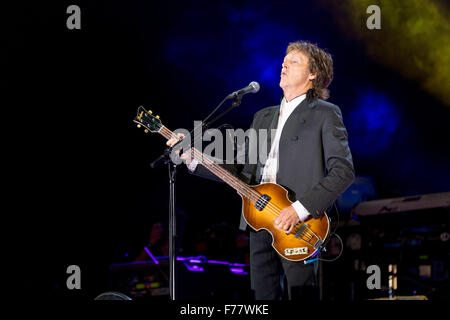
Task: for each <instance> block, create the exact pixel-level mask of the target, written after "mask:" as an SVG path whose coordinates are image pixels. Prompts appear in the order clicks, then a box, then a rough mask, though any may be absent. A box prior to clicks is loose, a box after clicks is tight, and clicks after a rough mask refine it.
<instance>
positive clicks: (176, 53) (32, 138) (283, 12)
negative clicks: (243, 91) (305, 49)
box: [3, 0, 450, 299]
mask: <svg viewBox="0 0 450 320" xmlns="http://www.w3.org/2000/svg"><path fill="white" fill-rule="evenodd" d="M71 4H76V5H79V6H80V8H81V30H68V28H67V27H66V19H67V17H68V16H69V15H68V14H67V13H66V9H67V7H68V6H69V5H71ZM443 8H445V7H443ZM447 13H448V12H447ZM333 15H334V13H333V10H330V9H329V8H327V5H326V4H324V2H323V1H319V2H314V1H295V2H292V3H290V2H284V1H277V2H276V3H275V2H274V3H261V2H260V1H249V2H245V3H242V2H241V1H194V2H192V1H184V2H177V3H175V2H171V1H156V2H148V1H126V2H125V1H79V0H78V1H72V2H68V1H59V2H57V3H56V2H55V3H51V2H39V3H25V2H21V4H19V5H18V6H15V7H11V8H8V9H7V10H5V19H6V21H7V27H6V29H5V30H6V33H7V37H6V40H5V41H6V58H5V59H4V60H3V61H4V62H5V67H6V68H7V71H10V72H9V73H7V86H6V94H7V97H8V98H9V99H8V100H7V102H6V103H5V104H4V108H5V109H6V110H5V111H7V112H8V118H7V119H6V122H7V124H11V125H12V126H13V128H12V129H8V132H7V133H6V135H5V137H6V140H7V144H11V145H12V147H13V149H12V150H13V151H11V154H12V155H14V157H13V164H14V165H16V166H18V169H17V170H15V169H14V171H13V170H11V171H13V172H10V173H14V174H13V176H14V178H13V179H12V182H11V188H10V190H13V191H14V197H13V198H11V199H12V200H13V201H14V206H13V207H11V208H13V209H8V213H7V214H8V216H12V217H15V218H17V222H16V224H15V226H16V227H15V230H16V232H15V236H14V238H13V240H11V241H10V245H9V246H10V247H11V248H13V253H14V254H15V255H14V264H13V266H14V268H15V269H17V270H19V271H21V272H22V273H21V275H20V276H19V278H21V279H22V280H23V281H24V284H23V287H22V288H23V289H24V290H23V293H24V294H26V295H36V294H37V295H51V296H56V297H68V298H71V297H74V296H77V295H79V296H83V297H87V298H88V299H92V298H93V297H94V296H96V295H97V294H99V293H101V292H104V291H106V289H107V278H108V266H109V264H111V263H114V262H126V261H131V260H132V259H133V257H135V256H136V255H137V254H138V253H139V251H140V250H141V249H142V246H143V245H144V244H145V243H146V241H147V238H148V234H149V230H150V226H151V224H152V223H153V222H154V221H156V220H158V219H159V220H161V219H162V220H166V219H167V214H168V213H167V211H168V179H167V171H166V168H165V167H164V166H161V167H159V168H157V169H151V168H150V167H149V163H150V162H151V161H152V160H153V159H155V158H156V157H157V156H159V155H160V154H161V152H162V151H163V149H164V146H165V145H164V144H165V141H164V139H163V138H162V137H161V136H158V135H146V134H144V132H143V131H142V130H139V129H137V128H136V126H135V125H134V124H133V122H132V119H133V118H134V116H135V112H136V108H137V107H138V106H139V105H143V106H145V107H146V108H149V109H152V110H153V111H154V113H156V114H159V115H160V116H161V119H162V121H163V124H164V125H166V126H167V127H168V128H171V129H176V128H187V129H190V128H192V126H193V121H194V120H201V119H203V118H204V117H205V116H206V115H207V114H208V113H209V112H210V111H211V110H212V109H213V108H214V107H215V106H216V105H217V104H218V103H219V102H220V101H221V100H222V98H223V97H224V96H226V95H227V94H229V93H230V92H232V91H234V90H237V89H239V88H241V87H244V86H246V85H247V84H248V83H249V82H250V81H258V82H259V83H260V85H261V90H260V91H259V92H258V93H257V94H254V95H246V96H245V97H244V100H243V103H242V105H241V106H240V107H239V109H236V110H233V111H232V112H230V113H229V114H228V115H227V116H226V117H225V118H224V119H223V122H224V123H229V124H231V125H233V126H234V127H235V128H244V129H246V128H247V127H248V126H249V125H250V123H251V120H252V115H253V114H254V113H255V112H256V111H257V110H259V109H260V108H263V107H266V106H270V105H275V104H278V103H279V100H280V98H281V95H282V91H281V89H280V88H279V87H278V81H279V71H280V68H281V62H282V60H283V58H284V52H285V49H286V47H287V44H288V43H289V42H291V41H295V40H300V39H301V40H309V41H311V42H314V43H317V44H318V45H319V46H320V47H322V48H326V49H327V50H328V51H329V52H330V53H331V54H332V55H333V58H334V63H335V78H334V81H333V83H332V84H331V86H330V91H331V98H330V99H329V101H331V102H332V103H335V104H337V105H338V106H339V107H340V108H341V110H342V112H343V116H344V123H345V124H346V126H347V129H348V133H349V143H350V148H351V150H352V154H353V160H354V164H355V169H356V173H357V175H358V176H361V177H369V178H370V179H372V180H371V181H373V185H371V186H370V187H373V188H374V190H375V191H374V192H372V193H371V194H369V195H368V196H367V197H366V199H364V200H370V199H374V198H389V197H399V196H407V195H414V194H427V193H433V192H445V191H449V190H450V169H449V166H448V163H450V153H449V150H450V149H449V148H448V133H447V130H448V129H447V128H448V125H447V123H448V120H449V119H450V109H449V106H448V105H446V103H445V102H443V101H442V100H440V99H439V98H438V97H436V96H435V95H433V94H432V93H430V92H428V91H427V90H424V89H423V87H422V86H421V83H420V81H419V80H420V79H419V80H418V79H411V78H410V77H406V76H404V75H402V74H401V73H400V72H398V71H397V70H395V69H394V68H393V67H392V66H389V65H384V64H383V63H380V62H379V61H378V60H376V59H373V58H371V56H370V55H369V54H368V53H367V50H366V43H365V42H364V41H361V40H355V37H353V36H352V33H351V32H350V31H349V30H345V29H342V28H340V27H338V24H337V23H336V20H335V17H334V16H333ZM364 23H365V20H364V21H363V22H362V26H361V28H364V27H365V26H364ZM365 32H378V33H383V32H386V33H387V32H391V33H392V32H395V30H386V29H383V28H382V30H375V31H365ZM447 40H448V39H447ZM379 45H380V46H382V45H383V43H379ZM385 50H386V52H388V51H389V50H390V48H385ZM392 50H393V49H392ZM409 54H410V53H408V52H404V55H405V59H408V55H409ZM445 67H447V68H448V66H445ZM9 113H10V115H11V116H9ZM4 121H5V119H4ZM5 127H6V126H5ZM177 191H178V193H177V203H178V207H179V210H180V213H181V214H182V222H183V225H184V231H185V238H184V239H183V241H184V242H183V243H184V246H185V248H184V250H185V253H186V254H192V253H194V252H193V251H192V248H193V247H192V244H193V242H194V240H195V237H198V236H199V235H201V234H204V233H205V232H206V231H205V230H207V229H208V228H210V227H211V226H214V225H217V224H219V225H221V224H222V225H225V227H226V228H229V230H230V231H229V232H230V233H235V232H236V229H237V225H238V222H239V212H240V206H241V204H240V198H239V197H238V196H237V195H236V194H235V192H234V191H233V190H232V189H231V188H229V187H227V186H226V185H222V184H218V183H216V182H212V181H206V180H202V179H200V178H198V177H195V176H192V175H189V174H188V173H187V170H186V168H185V167H184V166H180V168H179V174H178V184H177ZM11 199H10V200H11ZM224 199H225V201H224ZM217 258H227V259H233V257H232V256H226V257H221V256H220V255H219V256H217ZM12 259H13V258H12ZM71 264H76V265H79V266H80V267H81V270H82V272H83V278H82V279H83V282H82V287H83V290H81V292H73V291H68V290H66V289H65V279H66V277H67V274H66V268H67V266H69V265H71ZM30 270H33V271H32V272H30ZM31 273H32V274H33V276H30V274H31Z"/></svg>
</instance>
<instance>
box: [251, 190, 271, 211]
mask: <svg viewBox="0 0 450 320" xmlns="http://www.w3.org/2000/svg"><path fill="white" fill-rule="evenodd" d="M270 199H272V198H271V197H269V196H268V195H267V194H263V195H262V196H261V197H259V199H258V201H256V203H255V208H256V210H258V211H262V210H263V209H264V208H265V207H266V205H267V204H268V203H269V201H270Z"/></svg>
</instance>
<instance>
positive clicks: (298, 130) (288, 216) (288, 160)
mask: <svg viewBox="0 0 450 320" xmlns="http://www.w3.org/2000/svg"><path fill="white" fill-rule="evenodd" d="M332 79H333V60H332V58H331V55H330V54H328V53H327V52H325V51H324V50H322V49H320V48H319V47H317V46H316V45H314V44H312V43H309V42H305V41H297V42H292V43H290V44H289V45H288V47H287V50H286V56H285V58H284V60H283V64H282V68H281V76H280V87H281V89H282V90H283V95H284V96H283V99H282V100H281V104H280V105H277V106H273V107H268V108H264V109H262V110H259V111H258V112H257V113H256V114H255V116H254V118H253V122H252V125H251V127H252V128H254V129H255V130H257V132H258V130H260V129H266V130H268V132H270V130H271V129H276V133H275V136H274V137H273V139H272V138H270V137H269V139H268V145H269V146H270V147H269V148H267V150H268V151H269V153H268V155H267V157H265V159H267V160H266V161H258V162H257V163H256V164H250V163H246V164H243V165H240V164H235V165H232V166H230V165H224V166H225V167H226V168H227V169H228V170H230V171H232V172H233V173H234V174H235V175H236V176H238V177H239V178H241V179H242V180H243V181H244V182H246V183H248V184H259V183H265V182H272V183H277V184H280V185H282V186H283V187H285V188H286V189H288V190H289V191H290V196H291V197H292V198H291V200H292V201H293V202H294V203H293V204H292V205H291V206H288V207H286V208H284V209H283V210H282V211H281V213H280V214H279V216H278V217H277V218H276V219H274V225H275V226H276V227H277V228H280V229H282V230H284V231H286V232H291V231H292V230H293V228H294V226H295V225H296V224H297V223H299V222H301V221H305V220H307V219H315V218H318V217H319V216H320V215H321V214H322V213H323V212H325V211H327V210H328V209H329V208H330V207H331V205H332V204H333V202H334V201H335V200H336V199H337V197H338V196H339V195H340V194H341V193H342V192H344V191H345V189H346V188H347V187H348V186H349V185H350V184H351V183H352V182H353V180H354V177H355V173H354V168H353V161H352V156H351V152H350V148H349V145H348V138H347V130H346V128H345V126H344V123H343V120H342V114H341V110H340V109H339V107H337V106H336V105H334V104H331V103H329V102H326V101H325V100H326V99H328V97H329V91H328V89H327V87H328V86H329V84H330V83H331V80H332ZM269 136H270V135H269ZM180 137H182V135H180ZM176 142H177V141H176V139H170V140H169V141H168V142H167V144H168V145H169V146H172V145H174V144H175V143H176ZM258 143H259V142H258ZM247 150H248V149H247ZM188 158H189V156H188V154H187V153H185V154H183V155H182V159H184V160H185V161H186V163H187V164H188V166H189V169H190V170H191V171H192V172H193V173H194V174H197V175H200V176H204V177H212V174H211V173H210V172H209V171H208V170H207V169H206V168H204V167H203V166H201V165H199V164H198V163H197V162H196V161H195V160H192V161H191V159H188ZM214 178H215V176H214ZM246 228H247V224H246V222H245V220H244V218H243V217H242V216H241V224H240V229H241V230H246ZM249 229H250V231H249V232H250V277H251V287H252V289H253V290H254V294H255V299H257V300H275V299H280V298H281V297H282V296H283V288H284V283H286V284H287V289H288V295H289V298H290V299H303V300H308V299H317V297H318V295H317V293H318V290H317V279H316V275H317V267H318V264H317V261H315V262H313V263H310V264H304V263H303V262H293V261H288V260H286V259H284V258H282V257H280V256H279V255H278V254H277V252H276V251H275V250H274V249H273V247H272V237H271V235H270V234H269V233H268V232H267V231H266V230H261V231H258V232H256V231H254V230H253V229H252V228H249ZM284 280H286V281H284Z"/></svg>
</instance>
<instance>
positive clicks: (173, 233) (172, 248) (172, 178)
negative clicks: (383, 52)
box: [150, 93, 242, 301]
mask: <svg viewBox="0 0 450 320" xmlns="http://www.w3.org/2000/svg"><path fill="white" fill-rule="evenodd" d="M231 98H234V101H233V103H232V104H231V106H230V107H229V108H228V109H226V110H225V111H224V112H222V113H221V114H219V115H218V116H217V117H215V118H214V119H212V120H211V121H209V122H208V123H205V121H206V120H208V119H209V118H210V117H211V116H212V115H213V114H214V113H215V112H216V111H217V109H219V107H220V106H221V105H222V104H223V103H224V102H225V101H226V100H228V99H231ZM241 102H242V95H239V94H236V93H234V94H231V95H228V96H227V97H226V98H225V99H224V100H222V102H221V103H220V104H219V105H218V106H217V107H216V108H215V109H214V110H213V111H212V112H211V113H210V114H209V115H208V116H207V117H206V118H205V120H203V121H202V128H203V129H205V128H208V127H209V126H210V125H211V124H212V123H213V122H214V121H217V120H218V119H220V118H221V117H223V116H224V115H225V114H226V113H228V112H229V111H230V110H231V109H233V108H236V107H237V106H239V105H240V104H241ZM194 130H195V128H194V129H192V131H191V139H192V132H193V131H194ZM180 142H181V140H180V141H178V142H177V143H176V144H175V145H173V146H172V147H168V148H166V149H165V150H164V152H163V154H162V155H160V156H159V157H158V158H157V159H155V160H154V161H153V162H152V163H150V167H151V168H156V167H158V166H159V165H160V164H161V163H163V162H164V163H165V164H167V168H168V173H169V291H170V299H171V300H173V301H175V300H176V282H175V278H176V266H175V265H176V238H177V224H176V205H175V203H176V198H175V183H176V174H177V165H176V164H175V163H173V162H172V160H171V159H170V153H171V151H172V149H173V148H174V147H175V146H176V145H177V144H178V143H180ZM191 143H192V141H191Z"/></svg>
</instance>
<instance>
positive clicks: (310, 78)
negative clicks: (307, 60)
mask: <svg viewBox="0 0 450 320" xmlns="http://www.w3.org/2000/svg"><path fill="white" fill-rule="evenodd" d="M316 77H317V73H310V74H309V77H308V79H309V80H311V81H312V80H314V79H315V78H316Z"/></svg>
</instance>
